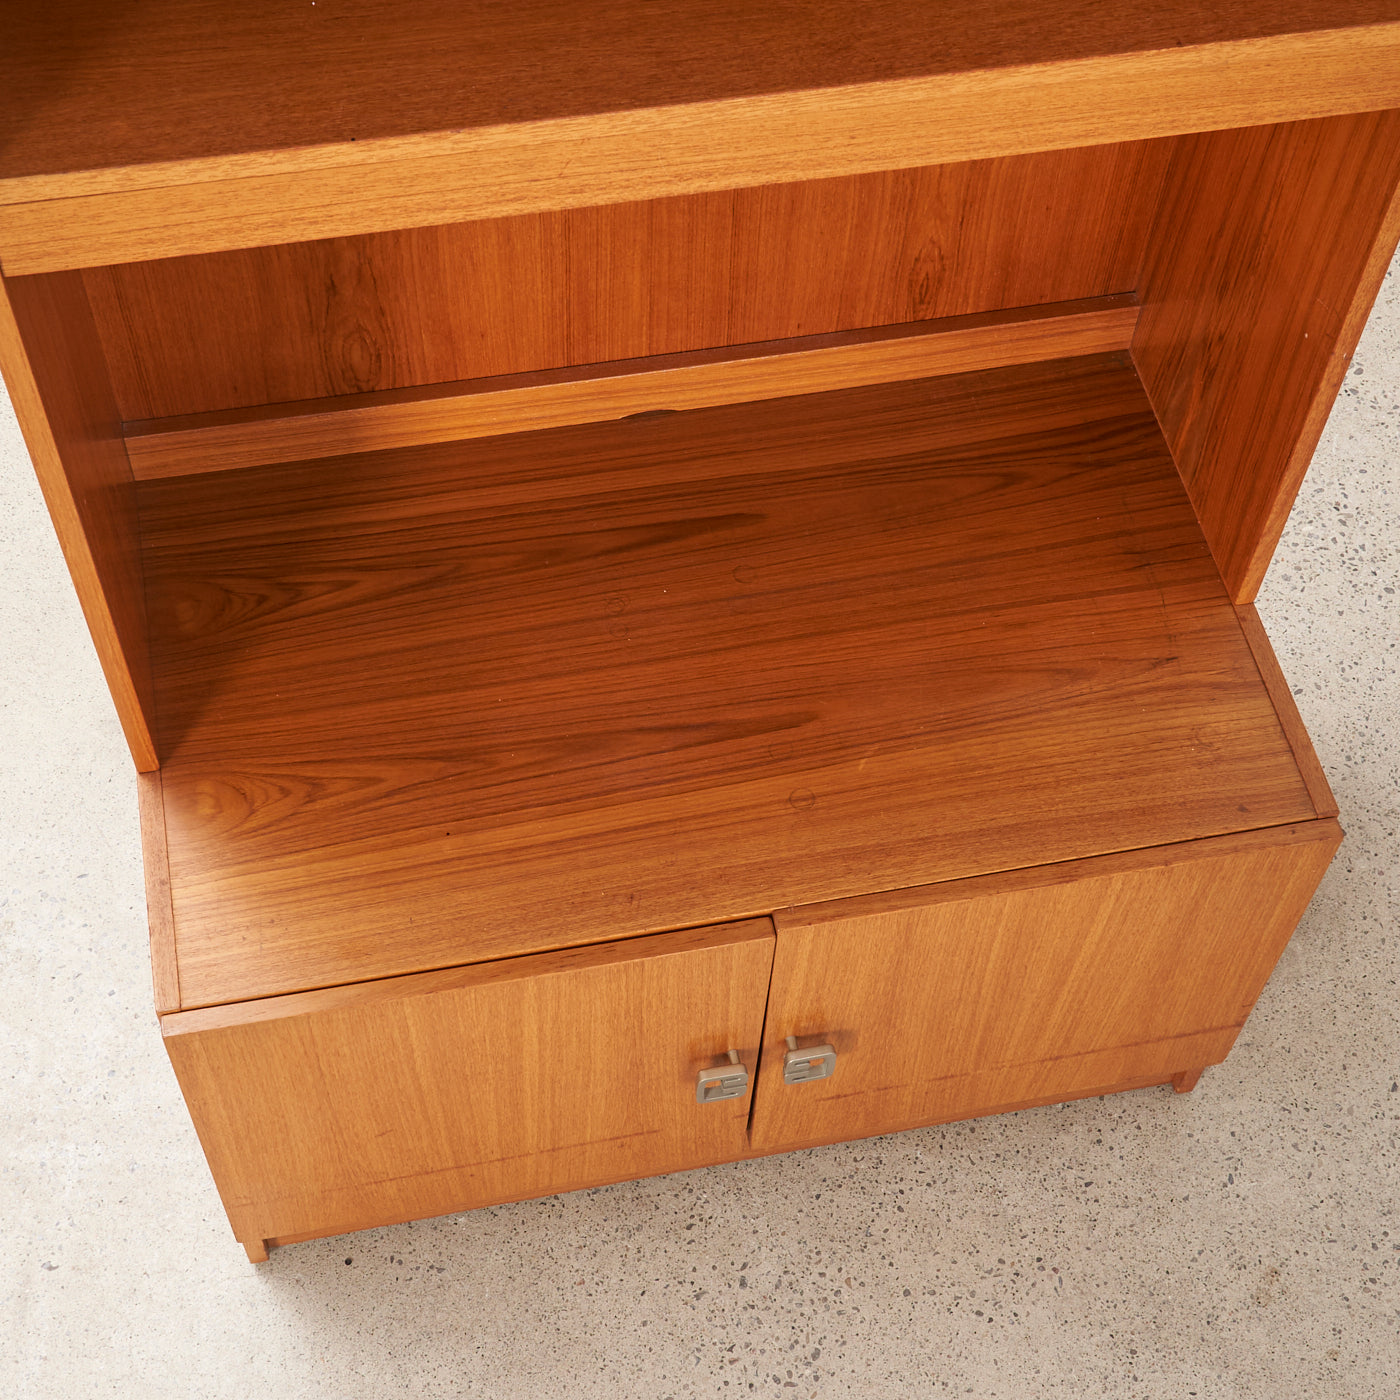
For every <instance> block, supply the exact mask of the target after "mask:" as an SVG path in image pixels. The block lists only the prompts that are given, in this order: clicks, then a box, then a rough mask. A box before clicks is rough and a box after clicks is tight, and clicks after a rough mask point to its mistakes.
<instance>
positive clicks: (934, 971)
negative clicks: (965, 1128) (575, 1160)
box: [752, 821, 1342, 1152]
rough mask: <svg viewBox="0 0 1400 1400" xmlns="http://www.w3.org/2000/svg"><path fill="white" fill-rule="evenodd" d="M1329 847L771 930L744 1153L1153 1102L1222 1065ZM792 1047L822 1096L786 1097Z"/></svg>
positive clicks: (1286, 841) (910, 905) (1313, 842)
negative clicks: (1052, 1108)
mask: <svg viewBox="0 0 1400 1400" xmlns="http://www.w3.org/2000/svg"><path fill="white" fill-rule="evenodd" d="M1341 834H1342V833H1341V828H1340V827H1339V826H1338V825H1337V823H1336V822H1335V821H1317V822H1308V823H1305V824H1300V825H1297V826H1289V827H1277V828H1272V829H1270V830H1267V831H1258V832H1247V833H1243V834H1239V835H1230V836H1221V837H1213V838H1210V839H1208V840H1203V841H1193V842H1189V843H1186V844H1183V845H1180V846H1170V847H1159V848H1156V849H1153V850H1148V851H1137V852H1130V853H1126V854H1121V855H1113V856H1103V857H1099V858H1096V859H1093V860H1084V861H1076V862H1073V863H1070V864H1067V865H1062V866H1050V867H1041V868H1039V869H1034V870H1024V871H1016V872H1012V873H1009V874H1002V875H989V876H981V877H978V878H975V879H969V880H960V881H955V882H951V883H949V884H946V885H938V886H932V887H927V888H924V889H921V890H902V891H897V892H894V893H891V894H886V895H876V896H869V897H865V898H860V899H852V900H842V901H839V902H836V903H832V904H824V905H810V906H806V907H804V908H798V909H790V910H786V911H784V912H782V913H780V914H778V915H777V916H776V917H775V922H776V924H777V929H778V941H777V950H776V954H775V958H774V964H773V983H772V988H771V991H770V994H769V1003H768V1016H767V1022H766V1025H765V1030H764V1046H763V1053H762V1059H761V1062H760V1068H759V1074H758V1081H757V1087H756V1090H755V1102H754V1117H753V1129H752V1144H753V1147H754V1148H755V1149H756V1150H758V1151H760V1152H763V1151H780V1150H783V1149H786V1148H794V1147H806V1146H812V1145H815V1144H817V1143H824V1142H834V1141H838V1140H841V1139H845V1138H858V1137H869V1136H872V1135H874V1134H877V1133H885V1132H893V1131H896V1130H898V1129H902V1128H911V1127H917V1126H920V1125H923V1124H928V1123H938V1122H945V1121H949V1120H951V1119H956V1118H967V1117H973V1116H976V1115H979V1114H983V1113H995V1112H1000V1111H1005V1110H1008V1109H1014V1108H1018V1107H1026V1106H1029V1105H1031V1104H1035V1103H1045V1102H1052V1101H1054V1100H1057V1099H1065V1098H1073V1097H1076V1096H1082V1095H1086V1094H1092V1093H1096V1092H1105V1091H1107V1090H1110V1089H1121V1088H1130V1087H1133V1086H1134V1085H1135V1084H1152V1083H1161V1082H1163V1081H1165V1080H1167V1079H1169V1078H1171V1077H1172V1076H1173V1075H1175V1074H1178V1073H1182V1072H1185V1071H1188V1070H1192V1069H1197V1068H1199V1067H1201V1066H1203V1065H1208V1064H1214V1063H1216V1062H1218V1061H1220V1060H1222V1059H1224V1058H1225V1055H1226V1054H1227V1053H1228V1051H1229V1049H1230V1046H1231V1045H1232V1044H1233V1043H1234V1040H1235V1037H1236V1035H1237V1034H1238V1033H1239V1030H1240V1028H1241V1026H1243V1025H1244V1022H1245V1019H1246V1017H1247V1016H1248V1015H1249V1013H1250V1011H1251V1009H1252V1008H1253V1006H1254V1002H1255V1000H1256V999H1257V998H1258V996H1259V993H1260V992H1261V991H1262V990H1263V987H1264V983H1265V982H1266V981H1267V980H1268V976H1269V973H1270V972H1271V971H1272V969H1273V966H1274V963H1275V962H1276V961H1277V960H1278V956H1279V954H1280V953H1281V952H1282V951H1283V948H1284V945H1285V944H1286V943H1287V942H1288V939H1289V936H1290V935H1291V934H1292V932H1293V929H1294V927H1295V925H1296V924H1297V922H1298V920H1299V918H1300V917H1301V915H1302V913H1303V910H1304V909H1305V908H1306V907H1307V903H1308V901H1309V899H1311V897H1312V895H1313V892H1314V890H1315V889H1316V888H1317V885H1318V882H1319V880H1321V878H1322V874H1323V872H1324V871H1325V870H1326V868H1327V865H1328V862H1329V861H1330V860H1331V858H1332V855H1333V853H1334V852H1335V851H1336V849H1337V846H1338V844H1339V842H1340V840H1341ZM788 1037H792V1038H793V1040H795V1042H796V1044H797V1047H798V1049H799V1050H801V1051H805V1050H808V1049H815V1048H816V1047H819V1046H821V1045H830V1046H832V1047H833V1048H834V1050H835V1052H836V1058H835V1064H834V1069H833V1071H832V1073H831V1074H830V1075H829V1077H826V1078H822V1079H808V1080H806V1081H805V1082H795V1083H788V1082H785V1080H784V1065H783V1060H784V1055H785V1053H786V1051H787V1050H788V1048H789V1040H788ZM794 1072H795V1073H800V1071H799V1070H798V1067H796V1066H794Z"/></svg>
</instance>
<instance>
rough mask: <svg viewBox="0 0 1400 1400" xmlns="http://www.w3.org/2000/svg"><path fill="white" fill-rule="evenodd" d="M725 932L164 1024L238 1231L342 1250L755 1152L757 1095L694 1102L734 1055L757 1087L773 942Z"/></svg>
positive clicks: (743, 930) (246, 1236)
mask: <svg viewBox="0 0 1400 1400" xmlns="http://www.w3.org/2000/svg"><path fill="white" fill-rule="evenodd" d="M713 932H714V935H715V936H714V937H713V938H712V939H711V940H710V941H709V942H708V943H707V942H704V941H703V939H702V938H700V937H699V936H698V934H697V932H696V931H690V932H687V933H683V934H662V935H658V936H656V937H651V938H645V939H637V940H634V941H632V942H631V943H630V944H627V945H621V946H619V945H612V946H608V947H605V948H601V949H596V950H595V949H587V950H582V951H581V952H575V953H568V954H545V955H543V956H540V957H534V958H522V959H516V960H513V961H512V962H511V963H509V964H496V965H488V966H486V967H483V968H480V969H467V970H464V973H463V974H462V977H461V984H460V985H457V986H454V987H450V988H446V989H442V990H437V991H432V992H427V993H421V994H417V995H413V994H408V995H404V996H401V997H390V998H385V997H382V996H379V995H378V994H377V991H376V988H375V987H374V985H373V984H369V985H368V986H367V987H366V988H365V990H364V993H363V995H361V996H358V997H355V996H349V995H347V996H345V997H344V998H343V999H341V1000H340V1003H339V1004H338V1005H331V1006H322V1007H321V1008H320V1009H312V1010H310V1011H309V1012H305V1013H301V1014H291V1015H282V1016H276V1017H274V1018H273V1019H258V1020H251V1021H248V1022H245V1023H243V1024H234V1025H225V1026H222V1027H214V1028H208V1027H207V1025H202V1023H201V1020H200V1019H199V1017H200V1013H195V1018H194V1019H190V1018H187V1017H180V1016H176V1017H173V1018H167V1020H166V1021H165V1022H164V1027H165V1035H166V1039H165V1044H166V1047H167V1049H168V1051H169V1053H170V1058H171V1062H172V1063H173V1065H174V1067H175V1073H176V1076H177V1077H178V1079H179V1081H180V1087H181V1089H182V1090H183V1092H184V1095H185V1098H186V1101H187V1103H188V1104H189V1108H190V1113H191V1116H192V1117H193V1119H194V1123H195V1127H196V1129H197V1131H198V1133H199V1136H200V1141H201V1143H202V1144H203V1146H204V1150H205V1154H206V1156H207V1157H208V1159H209V1164H210V1168H211V1170H212V1171H213V1174H214V1179H215V1182H216V1183H217V1185H218V1188H219V1192H220V1194H221V1196H222V1197H223V1201H224V1205H225V1208H226V1209H227V1211H228V1215H229V1220H230V1222H231V1223H232V1225H233V1229H234V1233H235V1234H236V1235H237V1237H238V1238H239V1239H241V1240H263V1239H271V1238H274V1237H278V1236H286V1235H299V1234H322V1233H336V1232H338V1231H343V1230H350V1229H362V1228H365V1227H367V1226H370V1225H375V1224H382V1223H387V1222H391V1221H396V1220H408V1219H416V1218H419V1217H424V1216H431V1215H442V1214H444V1213H446V1212H448V1211H456V1210H466V1209H471V1208H474V1207H476V1206H482V1205H488V1204H491V1203H494V1202H498V1201H504V1200H518V1199H522V1198H525V1197H529V1196H542V1195H549V1194H552V1193H553V1192H556V1191H568V1190H574V1189H577V1188H579V1187H584V1186H594V1185H599V1184H601V1183H603V1182H609V1181H619V1180H623V1179H628V1178H632V1177H639V1176H649V1175H653V1174H655V1173H659V1172H666V1171H675V1170H679V1169H681V1168H685V1167H691V1166H699V1165H702V1164H706V1163H711V1162H717V1161H724V1160H729V1159H732V1158H735V1157H740V1156H742V1155H744V1153H745V1151H746V1149H747V1120H748V1106H749V1097H748V1095H747V1094H745V1095H743V1096H742V1097H739V1098H734V1099H729V1100H726V1101H722V1102H717V1103H706V1104H699V1103H697V1102H696V1076H697V1074H698V1073H699V1071H700V1070H702V1069H705V1068H708V1067H711V1066H714V1065H717V1064H720V1063H721V1062H724V1061H725V1055H726V1052H727V1051H728V1050H731V1049H733V1050H737V1051H738V1052H739V1054H740V1058H741V1060H742V1061H743V1063H745V1064H746V1065H748V1066H749V1068H750V1069H752V1068H753V1066H754V1064H755V1060H756V1056H757V1049H758V1043H759V1038H760V1035H761V1032H762V1021H763V1005H764V997H765V994H766V991H767V986H768V977H769V971H770V968H771V965H772V950H773V934H772V925H771V924H770V923H769V922H768V921H767V920H766V919H764V920H753V921H750V922H749V923H748V924H745V925H741V926H735V928H733V929H731V930H718V929H717V930H714V931H713ZM502 973H504V974H505V975H501V974H502ZM414 984H415V979H407V983H406V985H407V986H409V988H410V989H411V988H412V986H413V985H414ZM356 990H357V989H347V993H353V992H355V991H356ZM289 1000H290V1001H294V1002H299V1001H300V999H289ZM234 1010H235V1009H234V1008H230V1009H229V1011H230V1012H232V1011H234ZM206 1020H207V1018H206ZM186 1026H190V1027H193V1028H192V1029H189V1030H186V1029H185V1027H186Z"/></svg>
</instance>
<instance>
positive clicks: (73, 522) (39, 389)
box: [0, 273, 157, 772]
mask: <svg viewBox="0 0 1400 1400" xmlns="http://www.w3.org/2000/svg"><path fill="white" fill-rule="evenodd" d="M0 370H3V372H4V376H5V384H6V386H7V387H8V388H9V391H10V399H11V402H12V403H13V405H14V410H15V416H16V417H17V418H18V419H19V425H20V430H21V431H22V432H23V434H24V441H25V445H26V446H27V447H28V448H29V456H30V458H31V460H32V461H33V463H34V471H35V473H36V474H37V476H38V478H39V486H40V489H41V490H42V491H43V493H44V502H45V504H46V505H47V506H48V509H49V517H50V519H52V521H53V525H54V530H55V532H56V533H57V535H58V542H59V545H60V546H61V547H62V549H63V557H64V560H65V561H66V563H67V565H68V572H69V574H70V575H71V576H72V579H73V586H74V588H75V589H76V590H77V594H78V601H79V602H80V603H81V604H82V609H83V616H84V617H85V618H86V619H87V625H88V631H89V632H91V634H92V640H93V644H94V646H95V647H96V648H97V657H98V660H99V661H100V662H101V663H102V672H103V675H104V676H105V677H106V678H107V686H108V689H110V690H111V692H112V699H113V702H114V703H115V705H116V707H117V714H118V716H119V718H120V719H121V724H122V732H123V733H124V734H125V735H126V741H127V744H128V745H129V746H130V748H131V754H132V757H133V758H134V759H135V761H136V767H137V769H138V770H140V771H142V772H145V771H148V770H150V769H152V768H155V767H156V764H157V758H156V749H155V743H154V741H153V739H152V737H151V736H152V712H151V670H150V657H149V653H148V650H147V642H146V617H145V606H144V600H143V590H142V582H141V555H140V544H139V541H138V538H137V523H136V502H135V495H134V492H135V488H134V486H133V484H132V477H131V467H130V464H129V463H128V461H127V457H126V448H125V447H124V446H123V443H122V438H121V420H120V415H119V414H118V413H117V409H116V404H115V402H114V400H113V398H112V388H111V384H110V382H109V381H108V378H107V368H106V365H105V364H104V363H103V358H102V350H101V347H100V346H99V344H98V340H97V332H96V328H95V327H94V325H93V320H92V313H91V311H90V309H89V307H88V302H87V297H86V294H85V293H84V291H83V285H82V281H81V279H80V278H79V277H78V275H77V274H76V273H72V274H64V275H61V276H57V277H39V278H22V279H19V280H11V279H9V278H0Z"/></svg>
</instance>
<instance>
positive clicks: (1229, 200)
mask: <svg viewBox="0 0 1400 1400" xmlns="http://www.w3.org/2000/svg"><path fill="white" fill-rule="evenodd" d="M1397 239H1400V111H1389V112H1370V113H1366V114H1364V115H1361V116H1351V117H1335V118H1332V119H1330V120H1327V121H1312V122H1295V123H1289V124H1286V125H1283V126H1278V127H1266V128H1260V129H1254V130H1248V131H1220V132H1211V133H1207V134H1204V135H1197V136H1190V137H1184V138H1182V140H1181V141H1180V142H1179V143H1178V145H1177V149H1176V153H1175V155H1174V156H1173V159H1172V165H1171V168H1170V171H1169V173H1168V177H1167V182H1166V187H1165V189H1164V191H1163V196H1162V204H1161V209H1160V211H1159V213H1158V216H1157V223H1156V226H1155V228H1154V231H1153V236H1152V240H1151V244H1150V247H1149V250H1148V258H1147V264H1146V267H1145V270H1144V276H1143V281H1142V302H1143V312H1142V316H1141V317H1140V319H1139V322H1138V328H1137V332H1136V334H1135V336H1134V340H1133V358H1134V360H1135V362H1136V364H1137V366H1138V370H1139V373H1140V374H1141V375H1142V379H1143V383H1144V385H1145V386H1146V388H1147V392H1148V396H1149V397H1150V398H1151V400H1152V402H1153V405H1154V407H1155V408H1156V410H1157V414H1158V417H1159V419H1160V421H1161V424H1162V430H1163V432H1164V433H1165V435H1166V439H1167V442H1168V443H1169V444H1170V446H1171V449H1172V453H1173V455H1174V456H1175V458H1176V462H1177V466H1178V467H1179V468H1180V470H1181V474H1182V477H1183V478H1184V479H1185V481H1186V485H1187V489H1188V490H1189V492H1190V494H1191V499H1192V501H1193V502H1194V503H1195V507H1196V511H1197V514H1198V515H1199V517H1200V520H1201V525H1202V528H1203V529H1204V530H1205V534H1206V538H1207V539H1208V540H1209V541H1210V543H1211V547H1212V549H1213V550H1214V551H1215V556H1216V562H1217V563H1218V564H1219V566H1220V572H1221V575H1222V577H1223V578H1224V579H1225V582H1226V585H1227V586H1228V587H1229V589H1230V592H1231V595H1232V596H1233V597H1234V598H1235V599H1236V600H1237V601H1240V602H1248V601H1249V600H1250V599H1252V598H1253V597H1254V596H1255V594H1256V593H1257V592H1258V591H1259V586H1260V584H1261V583H1262V582H1263V579H1264V572H1265V570H1266V569H1267V568H1268V564H1269V560H1270V558H1271V557H1272V556H1273V552H1274V549H1275V547H1276V546H1277V544H1278V541H1279V536H1280V535H1281V534H1282V533H1283V527H1284V524H1285V522H1286V521H1287V519H1288V512H1289V510H1290V508H1291V507H1292V505H1293V499H1294V497H1295V496H1296V495H1297V493H1298V488H1299V486H1300V485H1301V484H1302V480H1303V474H1304V472H1306V470H1307V466H1308V462H1309V461H1310V460H1311V459H1312V454H1313V450H1314V448H1315V447H1316V446H1317V440H1318V437H1319V436H1320V435H1321V432H1322V428H1323V424H1324V423H1325V422H1326V421H1327V415H1328V413H1329V412H1330V410H1331V407H1332V403H1333V401H1334V400H1335V398H1336V396H1337V390H1338V389H1339V388H1340V386H1341V382H1342V377H1343V375H1344V374H1345V373H1346V369H1347V366H1348V365H1349V364H1350V363H1351V355H1352V351H1353V350H1354V349H1355V348H1356V342H1357V339H1358V338H1359V337H1360V335H1361V328H1362V326H1363V325H1364V324H1365V321H1366V315H1367V313H1368V312H1369V310H1370V308H1371V304H1372V302H1373V301H1374V300H1375V296H1376V292H1377V291H1378V290H1379V288H1380V284H1381V279H1382V278H1383V277H1384V276H1385V270H1386V268H1387V267H1388V266H1389V263H1390V259H1391V256H1392V254H1393V253H1394V251H1395V246H1396V242H1397Z"/></svg>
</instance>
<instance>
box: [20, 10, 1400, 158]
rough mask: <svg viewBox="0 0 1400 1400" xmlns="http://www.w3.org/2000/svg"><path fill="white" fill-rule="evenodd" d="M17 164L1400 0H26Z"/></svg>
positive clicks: (1203, 28)
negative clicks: (769, 0) (123, 1)
mask: <svg viewBox="0 0 1400 1400" xmlns="http://www.w3.org/2000/svg"><path fill="white" fill-rule="evenodd" d="M5 10H6V12H7V13H6V14H5V18H4V34H3V42H0V94H2V95H3V96H0V180H4V179H14V178H23V177H32V176H43V175H55V174H59V173H64V172H76V171H83V170H89V171H90V170H99V169H103V168H110V167H125V166H131V165H142V164H147V163H150V162H163V161H187V160H207V159H214V158H221V157H229V156H234V155H239V154H247V153H253V152H269V151H285V150H289V149H292V148H297V147H307V146H323V145H337V144H341V143H352V142H364V141H372V140H376V139H381V138H395V137H406V136H413V135H418V134H424V133H438V132H461V131H466V130H472V129H479V128H486V127H496V126H502V125H510V124H515V123H522V122H535V121H544V120H551V119H567V118H578V117H587V116H593V115H597V114H602V113H619V112H636V111H640V110H642V109H652V108H662V107H674V106H677V105H685V104H693V103H700V102H711V101H717V100H726V99H736V98H752V97H759V96H763V95H776V94H783V93H794V92H800V91H810V90H814V89H830V88H835V87H841V86H846V85H853V84H868V83H875V82H883V81H889V80H898V79H917V78H926V77H934V76H939V75H943V76H947V75H953V74H959V73H966V74H971V73H975V72H985V71H986V70H999V69H1006V68H1015V67H1023V66H1025V65H1034V64H1043V65H1055V64H1064V63H1074V62H1076V61H1081V60H1090V59H1095V58H1102V57H1106V56H1113V55H1130V54H1146V53H1151V52H1155V51H1161V50H1181V49H1190V48H1193V47H1197V46H1211V45H1221V44H1230V43H1236V42H1239V41H1250V40H1269V39H1274V38H1277V37H1278V36H1281V35H1286V34H1290V33H1307V32H1309V31H1321V30H1333V31H1336V30H1346V29H1352V28H1355V27H1357V26H1368V25H1377V24H1394V23H1400V3H1397V0H1236V3H1233V4H1230V5H1220V4H1216V3H1210V2H1209V0H1149V2H1148V3H1144V4H1138V5H1132V6H1121V5H1106V4H1103V3H1101V0H1057V3H1055V4H1049V3H1046V2H1045V0H980V3H977V4H973V3H971V2H970V0H956V3H949V4H942V5H926V4H917V3H914V0H874V2H873V3H864V4H860V5H854V6H853V5H849V4H844V3H834V0H783V2H782V3H775V4H767V5H752V4H747V3H739V2H738V0H719V3H710V0H706V3H701V0H621V3H617V4H611V5H606V6H604V5H578V4H572V3H568V4H565V3H561V2H560V0H476V2H475V3H467V4H463V3H461V2H460V0H401V2H400V3H395V4H388V3H384V0H315V3H312V0H305V3H299V4H288V3H285V0H249V3H246V4H243V5H237V6H230V5H226V4H215V3H213V0H136V3H133V4H129V5H122V6H110V5H98V4H96V3H94V0H53V3H50V4H46V5H34V4H31V3H27V0H8V3H7V4H6V5H5Z"/></svg>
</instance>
